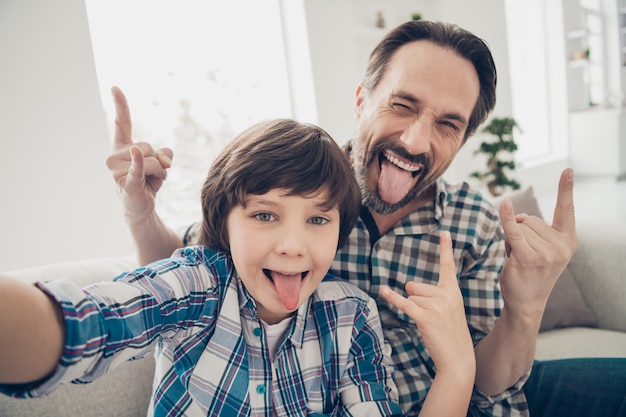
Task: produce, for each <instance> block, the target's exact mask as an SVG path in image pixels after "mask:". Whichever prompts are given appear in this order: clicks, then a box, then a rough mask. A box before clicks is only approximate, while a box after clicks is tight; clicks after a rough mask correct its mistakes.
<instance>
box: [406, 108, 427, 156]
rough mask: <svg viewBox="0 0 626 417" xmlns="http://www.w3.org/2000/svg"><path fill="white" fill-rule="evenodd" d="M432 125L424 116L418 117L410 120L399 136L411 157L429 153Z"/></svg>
mask: <svg viewBox="0 0 626 417" xmlns="http://www.w3.org/2000/svg"><path fill="white" fill-rule="evenodd" d="M433 134H434V132H433V125H432V123H431V121H430V120H429V119H428V118H427V117H426V116H423V115H422V116H419V117H416V118H415V119H413V120H411V122H410V123H408V124H407V126H406V128H405V129H404V131H403V132H402V135H401V136H400V140H401V141H402V143H403V144H404V146H405V147H406V149H407V151H409V152H410V153H411V154H413V155H418V154H421V153H426V152H428V151H430V141H431V140H432V137H433Z"/></svg>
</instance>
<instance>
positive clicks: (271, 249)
mask: <svg viewBox="0 0 626 417" xmlns="http://www.w3.org/2000/svg"><path fill="white" fill-rule="evenodd" d="M287 192H288V191H287V190H285V189H274V190H271V191H269V192H267V193H266V194H263V195H256V194H249V195H248V196H247V199H246V207H242V206H236V207H234V208H233V209H232V210H231V212H230V214H229V215H228V220H227V222H228V223H227V225H228V239H229V243H230V251H231V255H232V258H233V262H234V263H235V268H236V269H237V273H238V274H239V277H240V278H241V280H242V281H243V284H244V285H245V286H246V289H247V290H248V292H249V293H250V294H251V295H252V297H254V299H255V300H256V303H257V308H258V314H259V317H260V318H261V319H262V320H264V321H265V322H266V323H268V324H275V323H278V322H279V321H281V320H283V319H284V318H286V317H288V316H289V315H291V314H292V313H293V312H294V311H295V310H297V309H298V307H299V306H300V305H301V304H302V303H303V302H304V301H306V299H307V298H309V296H310V295H311V294H312V293H313V291H315V289H316V288H317V286H318V285H319V283H320V282H321V281H322V279H323V278H324V275H325V274H326V273H327V272H328V269H329V268H330V265H331V264H332V262H333V259H334V257H335V253H336V251H337V243H338V240H339V222H340V215H339V210H338V209H337V208H336V207H335V208H333V209H332V210H330V211H327V210H326V209H325V208H324V206H323V204H324V203H325V202H326V200H327V195H326V193H325V192H323V193H319V194H317V195H312V196H310V197H303V196H297V195H296V196H288V195H287Z"/></svg>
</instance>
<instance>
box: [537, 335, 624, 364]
mask: <svg viewBox="0 0 626 417" xmlns="http://www.w3.org/2000/svg"><path fill="white" fill-rule="evenodd" d="M587 357H596V358H600V357H603V358H624V357H626V333H624V332H619V331H615V330H605V329H591V328H588V327H570V328H567V329H554V330H548V331H545V332H541V333H540V334H539V337H538V338H537V351H536V353H535V359H538V360H550V359H565V358H587Z"/></svg>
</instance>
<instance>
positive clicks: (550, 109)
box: [505, 0, 568, 166]
mask: <svg viewBox="0 0 626 417" xmlns="http://www.w3.org/2000/svg"><path fill="white" fill-rule="evenodd" d="M559 3H560V2H545V1H543V0H526V1H524V2H519V1H515V0H507V1H506V3H505V5H506V8H505V10H506V25H507V37H508V46H509V48H508V49H509V65H510V74H511V93H512V107H513V117H514V118H515V119H516V120H517V122H518V124H519V125H520V128H521V132H517V133H516V134H515V138H516V142H517V144H518V147H519V148H518V151H517V153H516V160H517V161H518V162H519V164H520V165H521V166H531V165H534V164H536V163H539V162H543V161H547V160H550V159H555V158H562V157H565V156H566V155H567V152H568V139H567V138H568V113H567V111H568V110H567V102H566V100H567V99H566V97H567V94H568V93H567V87H566V80H565V73H564V70H563V68H564V64H563V63H564V62H565V57H564V54H565V52H564V50H563V27H562V25H563V23H562V19H561V18H560V16H562V10H561V9H560V7H561V6H560V5H559Z"/></svg>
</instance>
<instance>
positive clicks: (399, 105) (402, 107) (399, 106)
mask: <svg viewBox="0 0 626 417" xmlns="http://www.w3.org/2000/svg"><path fill="white" fill-rule="evenodd" d="M391 107H393V108H394V109H396V110H410V109H411V108H410V107H409V106H407V105H406V104H403V103H398V102H395V103H391Z"/></svg>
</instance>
